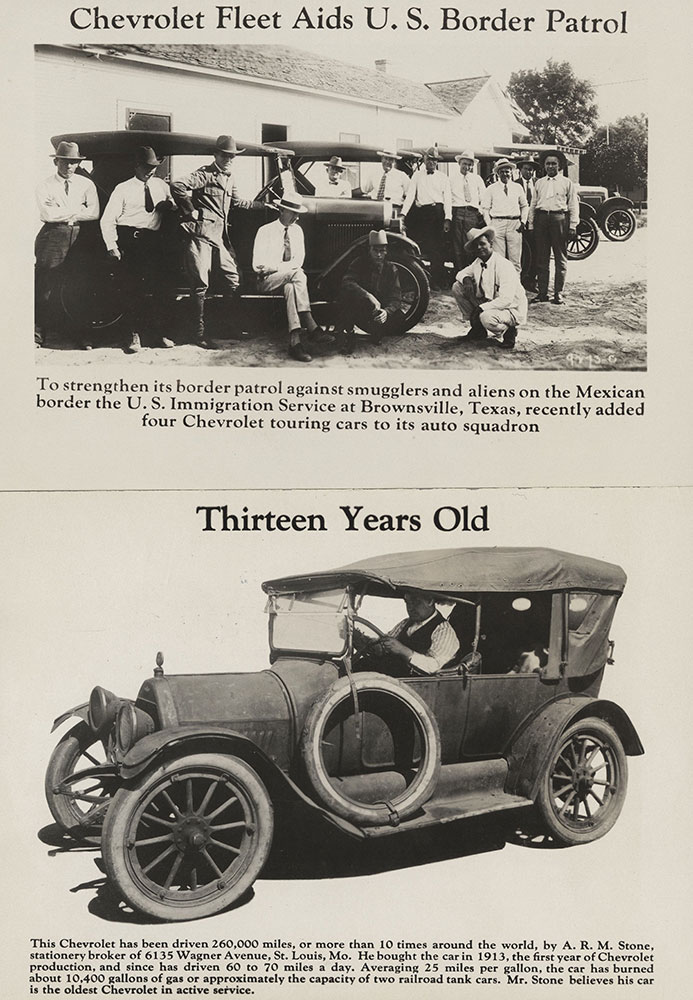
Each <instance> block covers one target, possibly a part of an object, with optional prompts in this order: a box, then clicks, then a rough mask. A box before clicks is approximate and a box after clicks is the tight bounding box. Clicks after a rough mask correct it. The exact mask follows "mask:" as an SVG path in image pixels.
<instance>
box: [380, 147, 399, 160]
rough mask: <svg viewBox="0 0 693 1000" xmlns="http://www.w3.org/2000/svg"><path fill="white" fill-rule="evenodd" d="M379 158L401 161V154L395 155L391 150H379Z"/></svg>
mask: <svg viewBox="0 0 693 1000" xmlns="http://www.w3.org/2000/svg"><path fill="white" fill-rule="evenodd" d="M378 156H387V157H388V159H390V160H401V159H402V157H401V156H400V155H399V153H393V152H392V150H391V149H379V150H378Z"/></svg>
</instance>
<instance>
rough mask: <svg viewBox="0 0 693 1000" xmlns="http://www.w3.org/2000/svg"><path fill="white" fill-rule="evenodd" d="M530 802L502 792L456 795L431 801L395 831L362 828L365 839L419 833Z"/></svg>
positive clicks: (386, 827) (380, 828)
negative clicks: (452, 797)
mask: <svg viewBox="0 0 693 1000" xmlns="http://www.w3.org/2000/svg"><path fill="white" fill-rule="evenodd" d="M532 804H533V803H532V800H531V799H526V798H524V796H522V795H507V794H506V793H505V792H486V793H483V792H481V793H474V792H470V793H469V794H468V795H459V796H458V797H457V798H455V799H446V800H444V801H437V800H435V799H434V800H432V801H431V802H427V803H426V805H425V806H423V808H422V809H421V810H420V811H419V812H418V813H417V814H416V815H415V816H411V817H409V819H403V820H402V822H401V823H400V824H399V826H397V827H392V826H390V825H387V826H369V827H364V828H363V830H362V833H363V835H364V836H365V837H385V836H387V835H388V834H390V833H394V832H395V831H397V832H403V831H404V830H419V829H421V828H422V827H426V826H434V825H439V824H441V823H453V822H455V821H457V820H460V819H471V817H472V816H485V815H486V814H487V813H495V812H502V811H504V810H506V809H522V808H526V807H527V806H531V805H532Z"/></svg>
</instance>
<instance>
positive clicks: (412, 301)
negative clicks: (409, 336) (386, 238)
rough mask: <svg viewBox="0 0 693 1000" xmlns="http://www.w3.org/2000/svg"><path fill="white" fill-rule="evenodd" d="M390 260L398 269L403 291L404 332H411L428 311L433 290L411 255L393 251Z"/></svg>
mask: <svg viewBox="0 0 693 1000" xmlns="http://www.w3.org/2000/svg"><path fill="white" fill-rule="evenodd" d="M388 260H389V261H390V263H391V264H394V265H395V267H396V268H397V275H398V277H399V285H400V288H401V290H402V310H403V322H402V329H403V331H405V332H406V331H407V330H411V328H412V327H413V326H416V324H417V323H418V322H419V320H420V319H422V318H423V316H424V314H425V312H426V310H427V309H428V301H429V299H430V295H431V290H430V287H429V284H428V277H427V276H426V272H425V270H424V269H423V267H422V266H421V264H419V262H418V261H417V260H416V259H415V258H414V257H412V256H411V254H407V253H402V252H401V251H400V252H397V251H396V250H391V251H390V253H389V255H388Z"/></svg>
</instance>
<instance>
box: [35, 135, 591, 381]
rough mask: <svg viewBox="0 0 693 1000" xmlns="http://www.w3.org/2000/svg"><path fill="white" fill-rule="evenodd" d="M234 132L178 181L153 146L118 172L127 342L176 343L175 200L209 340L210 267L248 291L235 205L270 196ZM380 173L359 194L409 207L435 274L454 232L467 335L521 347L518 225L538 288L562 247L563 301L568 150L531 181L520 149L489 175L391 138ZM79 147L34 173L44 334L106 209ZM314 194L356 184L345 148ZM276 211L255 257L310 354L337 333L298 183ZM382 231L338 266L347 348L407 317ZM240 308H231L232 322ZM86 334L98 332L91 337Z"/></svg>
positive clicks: (115, 203)
mask: <svg viewBox="0 0 693 1000" xmlns="http://www.w3.org/2000/svg"><path fill="white" fill-rule="evenodd" d="M242 152H243V150H242V149H239V148H238V147H237V145H236V142H235V140H234V139H233V137H232V136H229V135H220V136H219V138H218V139H217V142H216V145H215V147H214V156H213V161H212V162H211V163H210V164H207V165H205V166H202V167H200V168H198V169H197V170H194V171H192V172H191V173H190V174H188V175H187V176H185V177H182V178H179V179H177V180H175V181H173V182H172V183H171V184H170V185H169V184H168V183H167V182H166V181H164V180H162V179H161V178H159V177H157V176H156V171H157V169H158V167H159V166H160V164H161V162H162V160H161V159H160V158H159V157H158V156H157V154H156V152H155V151H154V150H153V149H152V148H151V147H149V146H141V147H139V148H137V149H136V151H135V155H134V164H133V176H132V177H130V178H129V179H128V180H126V181H124V182H122V183H120V184H118V185H116V187H115V188H114V189H113V192H112V193H111V195H110V198H109V200H108V202H107V204H106V207H105V209H104V211H103V214H102V216H101V221H100V227H101V234H102V237H103V241H104V244H105V247H106V250H107V253H108V255H109V257H110V258H111V259H112V260H113V261H118V262H119V265H118V269H119V271H120V277H121V282H120V283H121V288H122V290H123V292H124V294H125V295H126V296H127V302H128V317H129V321H130V328H129V332H128V339H127V342H126V344H125V349H126V350H127V351H128V352H131V353H132V352H136V351H139V350H140V348H141V347H142V346H143V341H145V339H146V341H147V342H148V343H149V344H150V345H152V346H159V347H165V348H167V347H172V346H173V341H172V340H171V339H170V338H168V337H167V336H165V334H164V332H163V331H162V329H161V323H160V312H159V311H158V310H157V299H156V293H157V291H158V290H159V289H160V287H161V284H162V281H163V279H164V272H165V270H166V267H165V256H164V246H163V241H162V219H163V217H164V215H165V213H167V212H169V211H173V210H176V209H177V210H178V213H179V230H180V234H181V236H182V239H183V264H184V270H185V275H186V278H187V282H188V284H189V287H190V290H191V301H192V323H191V327H192V333H191V337H192V341H193V342H194V343H196V344H198V345H200V346H202V347H207V346H209V340H208V337H207V333H206V328H205V298H206V294H207V291H208V288H209V284H210V278H211V276H212V275H214V274H215V273H216V274H217V275H218V277H219V280H220V283H221V285H222V289H223V293H224V295H225V296H226V298H228V299H232V298H233V297H234V296H235V295H236V294H237V293H238V291H239V287H240V275H239V271H238V264H237V259H236V254H235V251H234V248H233V246H232V244H231V242H230V235H229V226H228V222H229V212H230V210H231V209H232V208H240V209H252V208H263V207H265V206H264V203H259V202H254V201H252V200H248V199H245V198H242V197H241V196H240V195H239V193H238V190H237V187H236V183H235V179H234V175H233V161H234V159H235V157H236V156H237V155H238V154H239V153H242ZM379 155H380V157H381V168H382V169H381V172H380V174H379V176H378V177H375V178H371V179H369V180H367V181H366V182H364V184H363V186H362V189H361V191H360V194H361V195H363V196H365V197H369V198H371V199H373V200H378V201H389V202H391V203H392V205H393V207H394V209H396V210H397V211H399V213H401V215H402V216H403V217H404V219H405V220H406V228H407V233H408V235H410V236H411V238H412V239H414V240H415V241H416V242H417V243H418V244H419V246H420V247H421V251H422V255H423V256H424V257H425V258H426V259H428V260H429V261H430V263H431V284H432V287H434V288H435V287H440V286H441V285H442V283H443V273H444V256H445V252H444V248H445V237H446V234H448V233H449V234H450V235H451V238H452V246H453V253H454V258H455V264H456V266H457V267H458V268H459V271H458V273H457V277H456V281H455V283H454V285H453V294H454V296H455V299H456V301H457V303H458V305H459V308H460V310H461V312H462V314H463V316H464V317H465V319H468V320H469V322H470V331H469V335H468V336H469V338H470V339H472V340H481V339H485V338H487V337H488V336H489V334H490V335H491V336H494V337H497V338H498V339H499V340H500V342H501V344H502V345H503V346H504V347H506V348H512V347H513V346H514V344H515V339H516V337H517V327H518V326H519V325H521V324H522V323H523V322H524V321H525V319H526V306H527V300H526V296H525V293H524V289H523V288H522V285H521V282H520V275H521V266H522V242H523V241H522V233H523V231H524V230H525V229H527V230H530V231H531V230H534V249H535V261H536V284H534V280H535V279H534V275H530V279H531V285H532V287H533V289H534V290H535V291H536V292H537V293H538V294H537V297H536V299H534V300H533V301H539V302H544V301H548V286H549V261H550V255H551V253H553V255H554V259H555V281H554V297H553V301H554V302H555V303H557V304H560V303H561V302H562V301H563V298H562V291H563V286H564V282H565V272H566V260H567V257H566V246H567V240H568V236H569V234H570V233H574V230H575V227H576V225H577V221H578V217H579V210H578V202H577V188H576V186H575V185H574V184H573V182H572V181H570V180H569V179H568V178H567V177H565V176H563V175H559V159H558V157H557V156H555V155H552V154H550V155H547V156H546V157H545V159H544V163H543V167H544V170H545V176H544V177H542V178H540V179H539V180H535V179H534V177H533V175H534V171H535V169H536V167H537V164H536V163H535V162H534V161H533V160H529V159H527V160H523V161H521V162H520V164H519V171H520V172H519V177H518V179H517V180H513V179H512V174H513V170H514V169H515V165H514V164H513V163H511V162H510V160H507V159H505V158H503V159H501V160H500V161H498V162H496V164H495V168H494V169H495V175H496V178H497V179H496V180H495V181H494V182H493V183H491V184H490V185H489V186H488V187H486V186H485V185H484V183H483V180H482V179H481V177H480V176H479V174H477V173H475V171H474V163H475V157H474V154H473V152H471V151H465V152H463V153H461V154H459V155H458V156H456V157H455V159H456V160H457V163H458V166H459V170H458V171H457V172H455V173H453V175H452V176H451V177H448V176H447V174H445V173H443V172H442V171H440V170H439V169H438V164H439V160H440V156H439V153H438V151H437V149H436V148H431V149H429V150H427V151H426V153H425V154H424V156H423V160H422V165H421V167H420V169H418V170H416V171H415V172H414V174H413V176H412V177H411V178H408V177H407V175H406V174H405V173H404V172H403V171H402V170H398V169H396V166H397V161H398V160H400V159H401V157H400V155H399V154H398V153H396V152H394V151H392V150H382V151H380V152H379ZM83 159H84V157H83V156H82V155H81V153H80V151H79V147H78V145H77V143H75V142H70V141H62V142H60V143H59V145H58V147H57V149H56V151H55V154H54V156H53V162H54V165H55V168H56V169H55V173H54V174H52V175H51V177H49V178H48V179H47V180H46V181H44V182H43V183H42V184H40V185H39V187H38V189H37V200H38V205H39V212H40V217H41V221H42V223H43V225H42V228H41V231H40V232H39V234H38V236H37V239H36V327H35V339H36V342H37V344H39V345H40V344H41V343H42V342H43V336H44V333H45V331H46V329H47V328H48V327H50V323H51V297H52V296H53V295H54V294H55V292H56V288H57V277H58V276H59V275H60V269H61V268H62V266H63V265H64V264H65V261H66V260H67V258H68V255H69V253H70V251H71V249H72V247H73V245H74V243H75V241H76V240H77V238H78V236H79V232H80V227H81V225H82V224H83V223H85V222H90V221H94V220H96V219H98V217H99V199H98V195H97V191H96V187H95V185H94V183H93V182H92V181H91V180H90V179H89V178H88V177H87V176H86V175H84V174H81V173H79V172H78V168H79V165H80V163H81V162H82V160H83ZM316 195H317V196H318V197H337V198H342V197H351V195H352V191H351V187H350V185H349V183H348V181H347V180H346V167H345V164H344V163H343V161H342V159H341V157H339V156H333V157H331V158H330V160H329V161H328V162H327V163H326V164H325V176H324V178H322V177H321V178H320V179H319V181H318V183H317V184H316ZM270 207H272V208H273V209H275V210H276V212H277V218H276V220H275V221H273V222H270V223H268V224H267V225H264V226H262V227H260V229H259V230H258V232H257V234H256V237H255V244H254V248H253V259H252V267H253V271H254V272H255V274H256V278H257V287H258V291H259V292H261V293H268V294H272V293H280V292H281V293H282V294H283V296H284V299H285V305H286V315H287V322H288V328H289V340H288V353H289V356H290V357H291V358H293V359H294V360H297V361H300V362H309V361H311V360H312V354H311V350H312V348H313V346H314V345H315V344H318V343H324V342H325V341H326V340H328V339H330V338H329V335H328V334H327V333H326V331H324V330H322V329H321V328H320V327H319V325H318V323H317V322H316V321H315V319H314V317H313V315H312V311H311V304H310V300H309V295H308V286H307V280H306V275H305V272H304V270H303V264H304V260H305V242H304V236H303V231H302V229H301V227H300V225H298V224H297V222H298V220H299V218H300V216H301V215H302V214H304V212H305V211H306V207H305V205H304V203H303V199H302V198H301V196H300V195H298V194H296V193H293V192H290V191H285V192H284V194H283V196H282V197H281V198H279V199H277V200H275V201H274V202H273V203H271V206H270ZM387 244H388V241H387V235H386V233H385V232H384V231H383V230H374V231H373V232H371V233H370V235H369V238H368V246H367V250H366V251H365V252H364V253H363V254H362V255H361V257H359V258H357V259H356V260H355V262H354V263H353V264H352V266H351V267H350V268H349V270H348V271H347V273H346V274H345V276H344V277H343V279H342V283H341V288H340V291H339V295H338V301H339V305H340V321H339V325H338V329H337V331H336V332H337V336H338V339H339V338H341V339H342V346H343V349H345V350H346V351H349V350H350V347H351V344H352V343H353V330H354V327H358V328H359V329H360V330H362V331H364V332H365V333H368V334H370V335H371V336H372V337H373V338H375V339H376V340H377V339H379V338H380V336H382V334H384V333H395V332H398V331H399V330H400V329H401V322H402V315H403V314H402V296H401V289H400V285H399V279H398V274H397V269H396V267H395V266H394V265H393V264H392V263H390V262H389V261H387V259H386V258H387ZM234 316H235V317H236V318H235V321H234ZM229 323H230V328H229V330H228V331H227V332H228V334H229V335H230V336H234V337H241V336H244V332H243V330H242V329H241V327H240V325H239V320H238V313H237V312H236V311H235V310H234V309H231V310H229ZM84 346H85V347H86V348H89V347H90V346H91V345H90V342H89V340H88V338H86V337H85V340H84Z"/></svg>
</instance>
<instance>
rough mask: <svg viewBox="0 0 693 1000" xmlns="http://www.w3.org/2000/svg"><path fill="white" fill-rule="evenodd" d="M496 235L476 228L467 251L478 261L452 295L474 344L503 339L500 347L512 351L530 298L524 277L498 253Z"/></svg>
mask: <svg viewBox="0 0 693 1000" xmlns="http://www.w3.org/2000/svg"><path fill="white" fill-rule="evenodd" d="M494 237H495V233H494V230H493V228H492V227H491V226H485V227H484V228H483V229H472V230H471V231H470V233H469V241H468V242H467V243H466V244H465V250H467V251H469V252H471V253H474V254H475V255H476V260H475V261H474V263H473V264H470V266H469V267H465V268H464V269H463V270H462V271H460V272H459V273H458V275H457V277H456V279H455V282H454V284H453V286H452V294H453V295H454V296H455V301H456V302H457V305H458V306H459V308H460V312H461V313H462V315H463V316H464V318H465V319H466V320H469V323H470V330H469V333H468V334H467V338H466V339H468V340H470V341H481V340H486V339H487V337H488V335H489V334H491V336H492V337H494V338H495V339H497V340H499V341H500V343H499V346H500V347H504V348H506V349H507V350H512V349H513V347H514V346H515V340H516V339H517V328H518V326H520V325H521V324H522V323H524V322H525V321H526V319H527V296H526V295H525V290H524V288H523V287H522V284H521V283H520V275H519V274H518V273H517V271H516V270H515V267H514V266H513V265H512V264H511V262H510V261H509V260H507V259H506V258H505V257H502V256H501V255H500V254H498V253H495V251H494V249H493V247H494V242H493V241H494Z"/></svg>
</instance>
